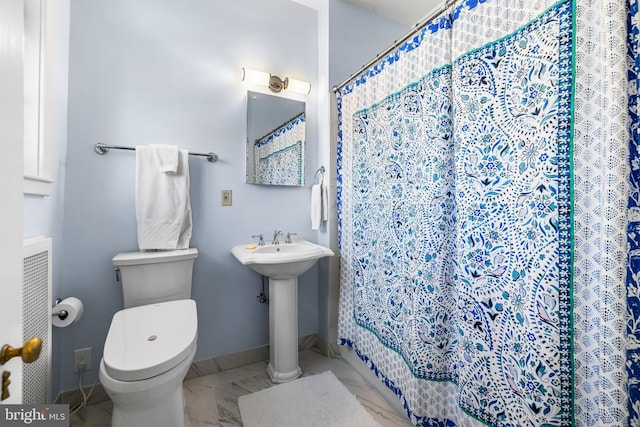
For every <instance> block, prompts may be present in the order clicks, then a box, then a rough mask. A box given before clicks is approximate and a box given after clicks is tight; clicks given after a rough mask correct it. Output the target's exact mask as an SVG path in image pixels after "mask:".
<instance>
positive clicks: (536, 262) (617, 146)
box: [337, 0, 640, 426]
mask: <svg viewBox="0 0 640 427" xmlns="http://www.w3.org/2000/svg"><path fill="white" fill-rule="evenodd" d="M637 13H638V5H637V2H636V1H635V0H634V1H631V2H630V3H629V2H625V1H624V0H623V1H606V0H574V1H570V0H563V1H560V2H556V1H549V0H458V1H456V2H455V3H454V4H453V5H451V6H450V7H449V8H448V9H447V10H446V11H445V12H444V13H443V14H442V15H440V16H439V17H437V18H436V19H434V20H433V21H432V22H429V23H427V24H426V25H425V26H424V27H422V28H421V29H419V30H416V33H415V35H414V36H413V37H411V38H410V39H408V40H407V41H406V42H404V43H403V44H402V45H401V46H399V47H398V48H397V49H395V50H394V51H392V52H391V53H390V54H389V55H388V56H386V57H385V58H382V59H381V60H380V61H378V62H377V63H376V64H375V65H373V66H372V67H370V68H369V69H367V70H365V71H364V72H363V73H361V74H359V75H358V76H357V77H356V78H355V79H353V80H352V81H350V82H348V83H347V84H346V85H345V86H343V87H342V88H341V89H340V90H339V91H338V92H337V103H338V119H339V133H338V139H339V141H338V188H337V192H338V194H337V196H338V222H339V225H338V226H339V251H340V265H341V272H340V314H339V325H338V337H339V343H340V344H342V345H347V346H350V347H352V348H353V349H354V350H355V352H356V353H357V354H358V356H359V357H360V358H361V359H362V360H363V361H364V362H366V363H367V365H368V366H369V367H370V368H371V370H372V371H373V372H374V373H375V374H376V375H377V376H378V377H379V378H380V379H381V380H382V381H383V382H384V383H385V384H386V386H387V387H389V388H390V389H391V390H392V391H393V392H394V393H395V394H396V395H397V396H398V398H399V399H401V401H402V402H403V404H404V407H405V410H406V412H407V415H408V417H409V418H410V420H411V422H412V423H414V424H415V425H425V426H432V425H434V426H436V425H437V426H475V425H495V426H573V425H576V426H604V425H614V426H623V425H630V426H638V425H640V415H639V414H640V401H639V399H638V396H640V394H639V390H638V388H639V387H640V381H639V380H640V346H639V345H638V343H640V287H639V286H638V277H639V276H640V185H639V183H640V158H639V155H638V148H637V147H638V141H637V137H638V136H637V115H636V111H637V108H636V104H637V92H638V80H637V71H638V69H639V66H640V61H639V60H638V57H639V56H638V42H637V35H638V28H639V27H638V25H637V24H638V23H637V21H638V16H637Z"/></svg>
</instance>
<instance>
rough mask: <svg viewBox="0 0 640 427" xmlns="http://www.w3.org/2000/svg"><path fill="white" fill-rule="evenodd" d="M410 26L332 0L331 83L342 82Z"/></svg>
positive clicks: (338, 0) (330, 17)
mask: <svg viewBox="0 0 640 427" xmlns="http://www.w3.org/2000/svg"><path fill="white" fill-rule="evenodd" d="M407 31H409V27H407V26H405V25H402V24H399V23H397V22H394V21H390V20H388V19H386V18H382V17H380V16H378V15H376V14H374V13H371V12H369V11H366V10H363V9H361V8H359V7H356V6H354V5H352V4H350V3H347V2H345V1H344V0H330V1H329V63H330V68H329V85H330V86H331V87H333V86H335V85H338V84H340V83H342V82H343V81H344V80H346V79H347V78H348V77H349V76H350V75H351V74H353V73H355V72H356V71H358V70H359V69H360V67H362V66H363V65H364V64H366V63H367V62H369V61H370V60H371V59H373V58H374V57H375V56H376V55H377V54H378V53H380V52H382V51H383V50H385V49H386V48H387V47H389V45H391V43H392V42H393V41H394V40H397V39H399V38H400V37H401V36H402V35H404V34H405V33H406V32H407Z"/></svg>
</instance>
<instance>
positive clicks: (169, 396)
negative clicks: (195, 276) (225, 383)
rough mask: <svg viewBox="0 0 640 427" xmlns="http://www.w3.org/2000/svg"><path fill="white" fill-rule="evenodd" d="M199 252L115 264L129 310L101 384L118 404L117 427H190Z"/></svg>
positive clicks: (112, 342) (107, 354)
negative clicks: (187, 400) (187, 390)
mask: <svg viewBox="0 0 640 427" xmlns="http://www.w3.org/2000/svg"><path fill="white" fill-rule="evenodd" d="M197 257H198V250H197V249H195V248H190V249H182V250H175V251H162V252H129V253H121V254H118V255H116V256H115V257H114V258H113V265H114V266H116V268H117V270H118V271H119V275H120V281H121V283H122V289H123V294H124V306H125V309H124V310H121V311H119V312H117V313H116V314H115V315H114V316H113V319H112V321H111V327H110V328H109V333H108V334H107V340H106V342H105V344H104V353H103V357H102V360H101V361H100V373H99V376H100V382H101V383H102V385H103V386H104V389H105V391H106V392H107V394H108V395H109V397H110V398H111V400H112V401H113V414H112V418H111V420H112V421H111V425H112V427H132V426H136V427H165V426H166V427H183V426H184V398H183V394H182V381H183V380H184V377H185V376H186V375H187V371H188V370H189V367H190V366H191V362H192V361H193V358H194V356H195V352H196V340H197V335H198V318H197V311H196V303H195V301H193V300H192V299H190V298H191V275H192V273H193V262H194V261H195V259H196V258H197Z"/></svg>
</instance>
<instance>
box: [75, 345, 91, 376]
mask: <svg viewBox="0 0 640 427" xmlns="http://www.w3.org/2000/svg"><path fill="white" fill-rule="evenodd" d="M89 369H91V347H86V348H79V349H77V350H73V372H80V371H81V370H84V371H88V370H89Z"/></svg>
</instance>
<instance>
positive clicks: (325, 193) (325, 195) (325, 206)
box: [320, 184, 329, 221]
mask: <svg viewBox="0 0 640 427" xmlns="http://www.w3.org/2000/svg"><path fill="white" fill-rule="evenodd" d="M320 187H321V188H320V193H321V194H322V220H323V221H327V220H328V219H329V189H328V188H327V186H326V185H324V184H320Z"/></svg>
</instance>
